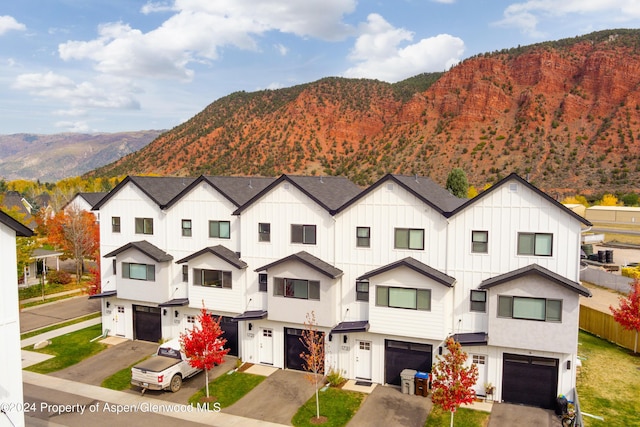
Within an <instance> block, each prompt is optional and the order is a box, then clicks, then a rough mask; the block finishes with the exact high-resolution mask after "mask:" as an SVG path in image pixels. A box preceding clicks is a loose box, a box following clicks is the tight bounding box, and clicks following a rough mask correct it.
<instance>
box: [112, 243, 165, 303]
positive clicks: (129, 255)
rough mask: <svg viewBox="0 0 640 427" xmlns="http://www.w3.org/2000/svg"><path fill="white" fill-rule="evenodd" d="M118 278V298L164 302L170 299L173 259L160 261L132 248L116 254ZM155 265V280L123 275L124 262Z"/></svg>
mask: <svg viewBox="0 0 640 427" xmlns="http://www.w3.org/2000/svg"><path fill="white" fill-rule="evenodd" d="M116 262H117V264H118V265H117V269H118V278H117V288H116V289H117V291H118V298H123V299H129V300H134V301H144V302H152V303H157V304H160V303H163V302H166V301H168V300H169V299H170V295H171V292H170V291H171V283H170V282H169V273H170V271H171V264H172V263H173V261H168V262H161V263H158V262H156V261H154V260H153V259H151V258H149V257H148V256H146V255H145V254H143V253H141V252H140V251H138V250H135V249H130V250H127V251H124V252H122V253H120V254H118V256H116ZM123 262H129V263H135V264H147V265H155V281H148V280H137V279H125V278H123V277H122V263H123Z"/></svg>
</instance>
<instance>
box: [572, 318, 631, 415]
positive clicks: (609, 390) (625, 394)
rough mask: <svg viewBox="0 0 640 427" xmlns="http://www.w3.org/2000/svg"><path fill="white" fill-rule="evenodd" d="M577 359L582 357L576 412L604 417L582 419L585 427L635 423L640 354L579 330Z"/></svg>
mask: <svg viewBox="0 0 640 427" xmlns="http://www.w3.org/2000/svg"><path fill="white" fill-rule="evenodd" d="M579 343H580V345H579V346H578V356H580V357H582V358H584V360H582V367H581V368H580V371H579V374H578V380H577V383H578V396H579V398H580V409H581V411H582V412H586V413H589V414H592V415H597V416H600V417H604V421H599V420H596V419H593V418H590V417H587V416H585V417H583V419H584V424H585V426H587V427H604V426H608V427H609V426H621V427H622V426H632V425H638V424H639V421H638V420H639V418H638V414H640V393H638V391H639V390H640V355H634V354H633V353H632V352H630V351H629V350H626V349H624V348H621V347H618V346H616V345H614V344H611V343H609V342H607V341H605V340H602V339H600V338H597V337H595V336H593V335H590V334H588V333H586V332H583V331H580V336H579Z"/></svg>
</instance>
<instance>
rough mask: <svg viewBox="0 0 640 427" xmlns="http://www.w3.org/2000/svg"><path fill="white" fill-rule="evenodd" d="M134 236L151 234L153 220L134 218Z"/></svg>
mask: <svg viewBox="0 0 640 427" xmlns="http://www.w3.org/2000/svg"><path fill="white" fill-rule="evenodd" d="M136 234H153V218H136Z"/></svg>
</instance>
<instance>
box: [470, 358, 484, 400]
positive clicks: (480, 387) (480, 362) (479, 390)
mask: <svg viewBox="0 0 640 427" xmlns="http://www.w3.org/2000/svg"><path fill="white" fill-rule="evenodd" d="M471 360H472V362H473V363H475V364H476V366H477V367H478V381H476V385H475V386H473V389H474V390H475V391H476V395H477V396H485V395H486V392H485V387H484V386H485V384H486V383H487V356H485V355H483V354H472V355H471Z"/></svg>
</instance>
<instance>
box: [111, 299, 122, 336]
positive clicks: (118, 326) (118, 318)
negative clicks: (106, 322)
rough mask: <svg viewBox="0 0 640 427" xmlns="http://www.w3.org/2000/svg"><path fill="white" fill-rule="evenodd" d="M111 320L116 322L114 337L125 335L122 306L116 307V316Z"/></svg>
mask: <svg viewBox="0 0 640 427" xmlns="http://www.w3.org/2000/svg"><path fill="white" fill-rule="evenodd" d="M113 320H114V321H115V322H116V335H119V336H121V337H123V336H124V333H125V330H124V329H125V324H124V306H121V305H117V306H116V315H115V318H114V319H113Z"/></svg>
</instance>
